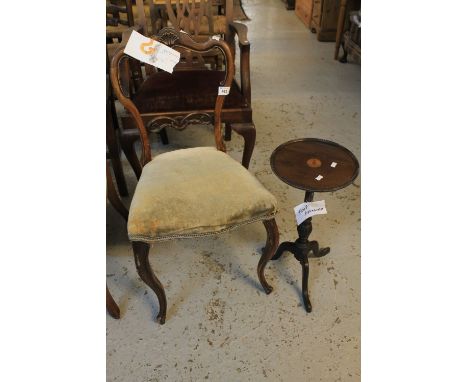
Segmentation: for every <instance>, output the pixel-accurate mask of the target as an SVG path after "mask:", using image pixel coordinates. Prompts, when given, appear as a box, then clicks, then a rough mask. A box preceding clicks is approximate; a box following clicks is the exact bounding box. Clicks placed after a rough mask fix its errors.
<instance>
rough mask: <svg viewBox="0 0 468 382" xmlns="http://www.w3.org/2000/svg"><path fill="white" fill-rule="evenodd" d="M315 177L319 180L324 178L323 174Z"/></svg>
mask: <svg viewBox="0 0 468 382" xmlns="http://www.w3.org/2000/svg"><path fill="white" fill-rule="evenodd" d="M315 179H317V180H322V179H323V176H322V175H319V176H317V177H316V178H315Z"/></svg>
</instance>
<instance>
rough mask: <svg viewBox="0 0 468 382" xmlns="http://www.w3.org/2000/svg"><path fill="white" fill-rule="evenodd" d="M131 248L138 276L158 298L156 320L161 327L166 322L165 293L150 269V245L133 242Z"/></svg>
mask: <svg viewBox="0 0 468 382" xmlns="http://www.w3.org/2000/svg"><path fill="white" fill-rule="evenodd" d="M132 246H133V254H134V256H135V264H136V269H137V272H138V274H139V275H140V277H141V279H142V280H143V281H144V282H145V284H146V285H148V286H149V287H150V288H151V289H152V290H153V292H154V293H156V296H157V297H158V302H159V313H158V316H157V317H156V320H157V321H158V320H159V322H160V323H161V325H162V324H164V322H166V310H167V300H166V293H165V292H164V287H163V285H162V284H161V282H160V281H159V279H158V278H157V277H156V275H155V274H154V272H153V270H152V269H151V265H150V263H149V259H148V255H149V250H150V245H149V244H147V243H143V242H140V241H133V242H132Z"/></svg>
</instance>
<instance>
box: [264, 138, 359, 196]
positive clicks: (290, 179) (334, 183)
mask: <svg viewBox="0 0 468 382" xmlns="http://www.w3.org/2000/svg"><path fill="white" fill-rule="evenodd" d="M270 165H271V168H272V170H273V172H274V173H275V174H276V176H278V178H280V179H281V180H282V181H283V182H285V183H286V184H289V185H290V186H292V187H295V188H298V189H301V190H305V191H311V192H331V191H336V190H339V189H340V188H344V187H346V186H348V185H349V184H351V183H352V182H353V180H354V179H356V177H357V176H358V174H359V162H358V161H357V159H356V157H355V156H354V154H353V153H352V152H351V151H349V150H348V149H347V148H345V147H343V146H341V145H339V144H337V143H335V142H332V141H327V140H324V139H319V138H301V139H295V140H292V141H289V142H286V143H283V144H282V145H280V146H278V147H277V148H276V149H275V150H274V151H273V153H272V154H271V157H270Z"/></svg>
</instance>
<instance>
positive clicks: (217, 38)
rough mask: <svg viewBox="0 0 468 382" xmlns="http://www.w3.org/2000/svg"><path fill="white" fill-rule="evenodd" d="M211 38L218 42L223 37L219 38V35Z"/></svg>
mask: <svg viewBox="0 0 468 382" xmlns="http://www.w3.org/2000/svg"><path fill="white" fill-rule="evenodd" d="M211 38H212V39H213V40H218V41H219V39H220V38H221V37H220V36H218V35H214V36H211Z"/></svg>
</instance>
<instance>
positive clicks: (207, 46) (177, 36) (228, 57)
mask: <svg viewBox="0 0 468 382" xmlns="http://www.w3.org/2000/svg"><path fill="white" fill-rule="evenodd" d="M156 40H157V41H159V42H161V43H163V44H165V45H168V46H170V47H172V48H178V47H179V48H184V49H190V50H193V51H195V52H199V53H202V52H207V51H209V50H211V49H215V48H216V49H219V50H220V51H221V52H222V54H223V55H224V57H225V61H226V76H225V78H224V80H223V81H222V82H221V83H220V86H231V83H232V80H233V77H234V60H233V54H232V51H231V49H230V47H229V45H228V44H227V43H226V42H225V41H223V40H219V41H218V40H214V39H210V40H208V41H206V42H203V43H198V42H195V41H194V40H193V39H192V38H191V37H190V36H189V35H188V34H186V33H181V32H179V31H176V30H174V29H172V28H163V29H162V30H161V31H160V33H159V34H158V36H157V37H156ZM126 58H128V56H127V55H125V54H124V52H123V48H121V49H119V50H118V51H117V52H116V54H115V55H114V57H113V58H112V62H111V81H112V86H113V88H114V93H115V94H116V96H117V98H118V99H119V101H120V102H121V103H122V105H123V106H124V107H125V109H126V110H127V111H128V112H129V113H130V114H131V116H132V117H133V119H134V122H135V124H136V126H137V128H138V131H139V136H140V142H141V147H142V158H141V160H142V167H144V166H145V165H146V164H147V163H149V162H150V161H151V158H152V157H151V146H150V141H149V137H148V130H147V128H146V124H145V121H144V118H145V116H144V115H142V114H140V112H139V110H138V109H137V107H136V106H135V104H134V103H133V101H132V100H131V99H130V97H129V96H128V94H127V95H126V94H125V90H123V89H122V84H121V76H120V70H119V68H120V66H121V63H122V61H123V60H124V59H126ZM225 97H226V96H224V95H218V96H217V98H216V103H215V107H214V113H213V124H214V138H215V144H216V148H217V149H218V150H219V151H222V152H226V145H225V143H224V139H223V135H222V131H221V120H222V115H223V114H222V108H223V104H224V100H225ZM153 118H154V117H153ZM263 224H264V226H265V229H266V232H267V240H266V246H265V248H264V251H263V254H262V256H261V258H260V261H259V263H258V266H257V275H258V278H259V280H260V283H261V285H262V286H263V289H264V290H265V292H266V293H267V294H269V293H270V292H271V291H272V289H273V288H272V287H271V286H270V285H269V284H268V283H267V281H266V279H265V275H264V270H265V266H266V264H267V263H268V261H269V260H270V259H271V258H272V256H273V254H274V252H275V250H276V248H277V246H278V241H279V234H278V228H277V225H276V221H275V219H274V218H270V219H267V220H264V221H263ZM132 247H133V253H134V258H135V264H136V269H137V272H138V274H139V276H140V277H141V279H142V280H143V282H145V283H146V284H147V285H148V286H149V287H150V288H151V289H152V290H153V292H154V293H155V294H156V296H157V298H158V302H159V313H158V315H157V318H156V320H159V322H160V323H161V324H164V322H165V320H166V311H167V300H166V294H165V291H164V287H163V285H162V283H161V282H160V280H159V279H158V278H157V277H156V275H155V274H154V272H153V270H152V268H151V264H150V262H149V259H148V255H149V250H150V244H149V243H146V242H141V241H133V242H132Z"/></svg>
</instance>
